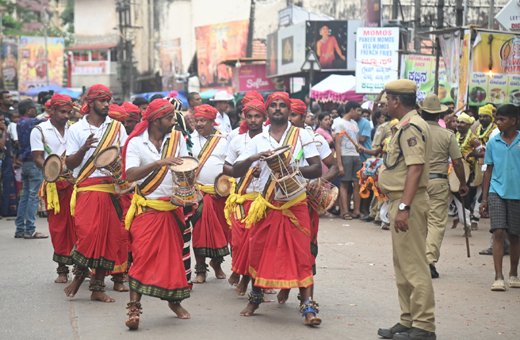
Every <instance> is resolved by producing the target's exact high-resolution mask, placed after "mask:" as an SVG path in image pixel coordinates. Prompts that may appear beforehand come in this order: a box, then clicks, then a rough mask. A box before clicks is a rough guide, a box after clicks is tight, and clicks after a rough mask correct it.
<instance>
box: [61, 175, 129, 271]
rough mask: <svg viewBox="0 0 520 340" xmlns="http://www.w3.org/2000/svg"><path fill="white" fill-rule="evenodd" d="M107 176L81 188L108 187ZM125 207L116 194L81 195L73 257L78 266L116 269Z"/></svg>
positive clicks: (93, 192)
mask: <svg viewBox="0 0 520 340" xmlns="http://www.w3.org/2000/svg"><path fill="white" fill-rule="evenodd" d="M109 182H110V179H109V178H107V177H94V178H89V179H86V180H85V181H83V182H82V183H81V184H80V185H79V186H78V187H79V188H82V187H88V186H91V185H98V184H107V183H109ZM121 214H122V211H121V207H120V205H119V202H118V201H117V199H116V197H115V195H113V194H109V193H106V192H100V191H82V192H78V194H77V200H76V212H75V222H76V234H77V236H78V241H77V243H76V246H75V247H74V249H73V250H72V253H71V256H72V259H73V261H74V263H75V264H78V265H80V266H83V267H89V268H99V269H106V270H113V269H114V265H115V261H116V258H117V252H118V250H119V246H120V244H121V219H120V216H121Z"/></svg>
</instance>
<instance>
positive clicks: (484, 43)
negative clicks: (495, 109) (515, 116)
mask: <svg viewBox="0 0 520 340" xmlns="http://www.w3.org/2000/svg"><path fill="white" fill-rule="evenodd" d="M490 35H491V34H490V33H482V32H479V33H478V36H477V39H476V43H475V45H474V48H473V71H472V73H470V76H469V92H468V102H469V104H470V105H475V106H482V105H485V104H486V103H488V102H491V103H494V104H497V105H500V104H508V103H511V104H515V105H520V36H518V35H515V34H499V33H493V34H492V36H493V38H492V39H490Z"/></svg>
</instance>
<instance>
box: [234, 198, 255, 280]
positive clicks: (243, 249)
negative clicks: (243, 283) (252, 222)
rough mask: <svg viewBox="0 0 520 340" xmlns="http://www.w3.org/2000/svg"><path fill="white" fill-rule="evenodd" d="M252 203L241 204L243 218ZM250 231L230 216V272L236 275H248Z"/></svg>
mask: <svg viewBox="0 0 520 340" xmlns="http://www.w3.org/2000/svg"><path fill="white" fill-rule="evenodd" d="M252 203H253V201H245V202H244V204H243V209H244V216H247V214H248V213H249V208H251V204H252ZM250 231H251V229H249V228H246V224H245V223H243V222H241V221H240V220H237V219H236V218H235V214H233V215H231V234H232V235H233V237H232V239H231V254H232V259H231V270H232V271H233V272H234V273H236V274H238V275H249V233H250Z"/></svg>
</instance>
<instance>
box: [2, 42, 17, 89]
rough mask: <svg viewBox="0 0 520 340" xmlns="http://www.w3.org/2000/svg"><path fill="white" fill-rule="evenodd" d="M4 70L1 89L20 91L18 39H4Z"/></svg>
mask: <svg viewBox="0 0 520 340" xmlns="http://www.w3.org/2000/svg"><path fill="white" fill-rule="evenodd" d="M0 63H1V69H2V79H1V81H2V84H0V85H1V88H2V89H5V90H8V91H17V90H18V38H17V37H6V36H3V37H2V50H1V55H0Z"/></svg>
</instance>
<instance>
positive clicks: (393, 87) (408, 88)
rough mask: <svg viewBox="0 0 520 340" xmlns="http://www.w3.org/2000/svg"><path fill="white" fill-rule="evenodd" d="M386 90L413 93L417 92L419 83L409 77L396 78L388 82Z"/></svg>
mask: <svg viewBox="0 0 520 340" xmlns="http://www.w3.org/2000/svg"><path fill="white" fill-rule="evenodd" d="M385 92H386V93H390V94H392V93H395V94H405V93H410V94H412V93H416V92H417V84H416V83H415V82H414V81H412V80H408V79H399V80H394V81H391V82H389V83H388V84H386V86H385Z"/></svg>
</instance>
